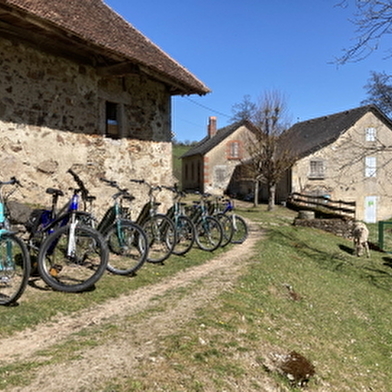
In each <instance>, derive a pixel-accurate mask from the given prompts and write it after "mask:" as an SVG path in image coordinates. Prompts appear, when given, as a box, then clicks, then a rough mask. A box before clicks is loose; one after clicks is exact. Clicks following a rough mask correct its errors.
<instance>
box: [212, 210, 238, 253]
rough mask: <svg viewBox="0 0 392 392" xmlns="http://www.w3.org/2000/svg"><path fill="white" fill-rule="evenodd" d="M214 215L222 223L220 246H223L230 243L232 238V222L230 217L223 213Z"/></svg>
mask: <svg viewBox="0 0 392 392" xmlns="http://www.w3.org/2000/svg"><path fill="white" fill-rule="evenodd" d="M214 217H215V218H217V219H218V221H219V223H220V224H221V225H222V229H223V238H222V242H221V245H220V246H221V247H222V248H223V247H225V246H226V245H228V244H230V243H231V240H232V239H233V235H234V227H233V223H232V220H231V219H230V217H228V216H227V215H225V214H223V213H218V214H216V215H214Z"/></svg>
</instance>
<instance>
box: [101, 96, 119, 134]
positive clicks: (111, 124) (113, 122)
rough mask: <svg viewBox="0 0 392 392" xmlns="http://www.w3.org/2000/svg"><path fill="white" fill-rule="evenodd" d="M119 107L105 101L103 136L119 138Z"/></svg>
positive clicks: (114, 103) (117, 104)
mask: <svg viewBox="0 0 392 392" xmlns="http://www.w3.org/2000/svg"><path fill="white" fill-rule="evenodd" d="M120 118H121V105H120V104H119V103H117V102H113V101H105V136H106V137H109V138H111V139H120V138H121V121H120Z"/></svg>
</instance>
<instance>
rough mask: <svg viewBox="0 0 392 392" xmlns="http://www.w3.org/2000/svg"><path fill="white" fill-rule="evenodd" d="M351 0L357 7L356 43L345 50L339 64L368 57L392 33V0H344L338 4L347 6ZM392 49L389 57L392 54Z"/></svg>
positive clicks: (354, 21)
mask: <svg viewBox="0 0 392 392" xmlns="http://www.w3.org/2000/svg"><path fill="white" fill-rule="evenodd" d="M351 1H352V2H354V3H355V5H356V8H357V12H356V13H355V15H354V19H353V23H354V25H355V26H356V27H357V30H356V43H355V44H354V45H353V46H352V47H351V48H348V49H346V50H344V52H345V53H344V55H343V56H341V57H340V58H338V59H337V61H338V63H339V64H344V63H347V62H348V61H359V60H362V59H364V58H366V57H367V56H369V55H370V54H371V53H373V52H374V51H375V50H376V49H378V47H379V45H380V41H381V39H382V37H383V36H385V35H387V34H391V33H392V0H342V1H341V2H340V3H339V4H338V5H340V6H342V7H345V6H347V5H348V4H349V3H350V2H351ZM391 49H392V48H389V49H388V50H389V52H390V53H389V54H388V56H387V57H390V56H392V52H391Z"/></svg>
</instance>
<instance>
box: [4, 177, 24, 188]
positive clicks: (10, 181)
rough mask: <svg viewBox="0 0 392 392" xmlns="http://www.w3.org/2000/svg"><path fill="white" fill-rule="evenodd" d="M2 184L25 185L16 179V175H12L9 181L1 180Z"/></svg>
mask: <svg viewBox="0 0 392 392" xmlns="http://www.w3.org/2000/svg"><path fill="white" fill-rule="evenodd" d="M2 185H18V186H20V187H23V185H22V184H21V183H20V182H19V180H17V179H16V177H11V178H10V180H9V181H0V186H2Z"/></svg>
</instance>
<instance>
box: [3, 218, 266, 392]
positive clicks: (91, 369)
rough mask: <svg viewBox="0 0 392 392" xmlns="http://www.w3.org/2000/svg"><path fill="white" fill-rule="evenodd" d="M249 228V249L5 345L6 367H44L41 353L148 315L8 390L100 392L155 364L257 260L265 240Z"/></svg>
mask: <svg viewBox="0 0 392 392" xmlns="http://www.w3.org/2000/svg"><path fill="white" fill-rule="evenodd" d="M249 228H250V230H249V237H248V239H247V240H246V241H245V243H243V244H241V245H236V246H234V247H233V248H232V249H230V250H229V251H227V252H226V253H224V254H222V255H220V256H218V257H216V258H214V259H212V260H211V261H209V262H208V263H205V264H203V265H200V266H197V267H194V268H189V269H187V270H186V271H183V272H181V273H178V274H177V275H175V276H173V277H170V278H167V279H165V280H163V281H162V282H160V283H157V284H155V285H152V286H147V287H143V288H140V289H138V290H135V291H133V292H132V293H131V294H129V295H125V296H122V297H120V298H117V299H114V300H109V301H107V302H106V303H104V304H102V305H98V306H95V307H93V308H91V309H86V310H83V311H81V312H79V313H76V314H73V315H71V316H67V317H59V318H58V319H56V320H53V321H52V322H50V323H48V324H44V325H38V326H37V327H35V328H34V329H33V330H25V331H23V332H20V333H17V334H16V335H13V336H12V337H10V338H6V339H2V340H0V344H1V350H0V362H1V363H2V364H7V363H9V364H11V363H17V362H19V361H22V360H23V361H33V362H34V361H43V360H47V359H48V358H44V357H42V355H38V354H37V353H38V351H41V350H44V349H46V348H51V347H52V346H53V345H55V344H61V343H62V342H65V341H66V340H67V339H69V338H70V337H71V335H72V334H75V333H78V332H82V331H83V330H84V329H85V328H90V327H100V326H102V327H103V326H105V325H116V324H117V325H121V328H123V327H124V325H126V323H127V318H129V317H130V316H132V315H137V314H139V313H140V312H143V311H145V314H144V315H143V317H140V318H138V320H139V321H138V322H137V323H135V324H132V325H129V326H128V325H126V327H125V328H126V331H127V333H126V334H125V336H122V337H121V339H120V338H116V339H112V340H110V339H105V342H104V343H103V344H98V345H97V346H95V347H91V348H90V347H89V348H86V349H84V350H83V352H82V353H81V355H80V356H79V357H78V358H77V359H73V360H69V361H66V362H64V363H61V364H53V365H51V364H50V365H43V366H42V367H40V368H38V373H37V376H36V377H35V378H34V380H32V382H31V383H30V384H29V385H28V386H26V387H19V388H14V389H7V390H13V391H29V392H31V391H41V392H45V391H50V392H56V391H59V392H60V391H61V392H63V391H95V390H97V389H96V387H95V386H97V385H100V384H101V383H103V382H105V380H110V379H111V378H114V377H128V376H130V375H131V374H132V371H133V369H135V368H137V367H138V365H139V363H140V361H144V360H146V359H147V360H149V361H152V362H153V361H154V360H155V358H154V355H156V354H154V352H155V342H156V340H157V338H158V337H159V339H162V337H164V336H168V335H169V334H173V333H174V332H175V331H176V329H180V328H181V326H182V325H184V324H185V323H187V322H188V321H189V320H190V319H191V318H192V317H194V315H195V311H196V310H197V309H198V308H200V307H203V306H205V305H206V304H208V303H209V302H210V301H214V298H216V296H217V295H219V294H220V293H222V292H223V291H224V290H227V289H230V288H231V287H232V285H233V283H234V282H235V281H236V279H237V278H238V276H239V275H240V273H241V270H242V268H243V267H244V263H245V262H246V261H247V260H249V258H250V257H252V256H253V255H254V245H255V242H256V241H257V240H258V239H259V238H260V236H261V235H262V232H261V231H260V229H259V228H258V226H256V225H255V224H250V226H249ZM184 289H185V290H184ZM168 304H169V305H168ZM160 308H162V310H159V309H160ZM152 309H153V311H152ZM53 359H54V358H53Z"/></svg>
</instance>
